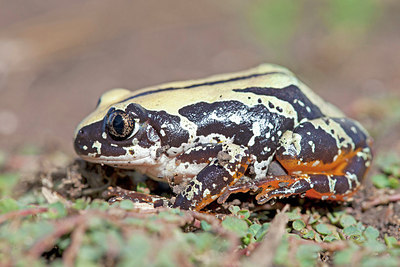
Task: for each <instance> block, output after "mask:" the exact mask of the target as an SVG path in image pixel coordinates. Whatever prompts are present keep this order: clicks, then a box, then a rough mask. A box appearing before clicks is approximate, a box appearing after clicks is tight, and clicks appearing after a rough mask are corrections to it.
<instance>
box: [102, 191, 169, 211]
mask: <svg viewBox="0 0 400 267" xmlns="http://www.w3.org/2000/svg"><path fill="white" fill-rule="evenodd" d="M104 196H105V197H106V198H108V203H110V204H112V203H114V202H117V201H122V200H125V199H127V200H130V201H132V202H133V203H140V204H145V205H146V206H148V208H158V207H167V206H169V205H170V202H169V200H168V199H167V198H164V197H160V196H156V195H148V194H144V193H140V192H136V191H130V190H126V189H123V188H120V187H111V186H110V187H109V188H108V189H107V191H105V192H104Z"/></svg>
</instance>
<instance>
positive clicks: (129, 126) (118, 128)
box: [107, 110, 135, 141]
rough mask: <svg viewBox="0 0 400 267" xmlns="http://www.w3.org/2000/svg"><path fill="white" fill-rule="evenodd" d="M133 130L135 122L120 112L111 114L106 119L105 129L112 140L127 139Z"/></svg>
mask: <svg viewBox="0 0 400 267" xmlns="http://www.w3.org/2000/svg"><path fill="white" fill-rule="evenodd" d="M134 128H135V121H134V120H133V119H132V118H131V117H130V116H129V114H127V113H125V112H124V111H122V110H116V111H114V112H112V113H111V114H110V115H109V117H108V119H107V129H108V132H109V134H110V136H111V138H112V139H114V140H116V141H122V140H125V139H127V138H128V137H129V136H130V135H131V134H132V132H133V130H134Z"/></svg>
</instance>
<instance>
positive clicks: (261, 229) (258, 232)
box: [255, 223, 270, 241]
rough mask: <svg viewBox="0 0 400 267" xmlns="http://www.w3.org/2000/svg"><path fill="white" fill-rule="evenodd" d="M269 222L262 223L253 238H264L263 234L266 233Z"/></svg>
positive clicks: (258, 239)
mask: <svg viewBox="0 0 400 267" xmlns="http://www.w3.org/2000/svg"><path fill="white" fill-rule="evenodd" d="M269 225H270V223H263V225H262V226H261V228H260V229H259V230H258V231H257V234H256V235H255V238H256V240H257V241H260V240H262V239H263V238H264V236H265V235H266V234H267V231H268V228H269Z"/></svg>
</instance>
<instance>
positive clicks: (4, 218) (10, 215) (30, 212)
mask: <svg viewBox="0 0 400 267" xmlns="http://www.w3.org/2000/svg"><path fill="white" fill-rule="evenodd" d="M46 211H48V208H33V209H26V210H16V211H10V212H8V213H6V214H3V215H1V216H0V224H2V223H3V222H5V221H8V220H11V219H14V218H16V217H25V216H28V215H36V214H39V213H43V212H46Z"/></svg>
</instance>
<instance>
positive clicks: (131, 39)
mask: <svg viewBox="0 0 400 267" xmlns="http://www.w3.org/2000/svg"><path fill="white" fill-rule="evenodd" d="M399 14H400V2H399V1H396V0H392V1H389V0H388V1H378V0H376V1H374V0H337V1H313V0H302V1H300V0H291V1H289V0H265V1H240V0H219V1H215V0H214V1H213V0H205V1H187V0H169V1H154V0H141V1H124V0H116V1H106V0H88V1H77V0H73V1H54V0H51V1H50V0H45V1H43V0H42V1H37V0H30V1H22V0H14V1H6V0H3V1H0V148H1V149H2V150H5V151H15V150H18V149H21V148H23V147H26V146H34V147H54V146H55V147H57V148H60V149H62V150H63V151H65V152H67V153H70V154H72V153H73V150H72V136H73V131H74V128H75V127H76V125H77V124H78V123H79V121H80V120H81V119H82V118H83V117H84V116H86V115H87V114H88V113H89V112H90V111H92V110H93V108H94V106H95V104H96V102H97V100H98V97H99V96H100V95H101V93H103V92H104V91H106V90H108V89H111V88H113V87H124V88H128V89H132V90H134V89H139V88H141V87H144V86H148V85H154V84H157V83H163V82H166V81H172V80H186V79H193V78H202V77H204V76H207V75H210V74H216V73H222V72H228V71H237V70H242V69H246V68H248V67H252V66H255V65H257V64H259V63H262V62H271V63H277V64H281V65H284V66H286V67H288V68H290V69H291V70H292V71H294V72H295V73H296V74H297V75H298V76H300V77H301V79H302V80H303V81H305V82H306V84H308V85H309V86H310V87H311V88H312V89H313V90H314V91H316V92H317V93H318V94H320V95H322V96H323V97H324V98H325V99H327V100H329V101H331V102H333V103H334V104H336V105H338V106H339V107H340V108H342V109H343V110H344V111H345V112H347V113H348V114H349V115H351V116H353V117H356V118H358V119H360V120H361V121H363V123H364V124H365V125H366V126H367V127H368V128H369V129H370V131H371V132H372V133H373V135H374V136H375V139H378V143H379V140H380V139H381V140H395V141H396V142H397V145H399V141H398V140H399V134H398V131H393V129H397V130H400V129H399V128H400V127H398V121H399V120H400V104H399V101H398V99H399V98H398V97H399V92H400V89H399V88H400V52H399V51H400V30H399V29H400V16H399ZM388 117H390V119H389V120H388V119H387V118H388ZM377 122H379V123H378V124H377ZM385 142H386V143H387V144H388V145H390V146H393V144H392V143H391V142H389V141H382V143H385ZM399 147H400V145H399Z"/></svg>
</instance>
